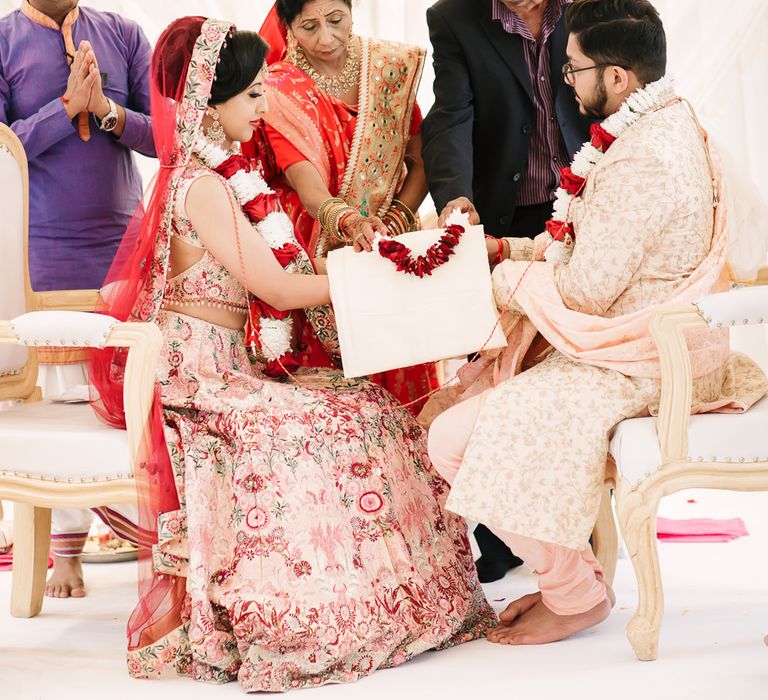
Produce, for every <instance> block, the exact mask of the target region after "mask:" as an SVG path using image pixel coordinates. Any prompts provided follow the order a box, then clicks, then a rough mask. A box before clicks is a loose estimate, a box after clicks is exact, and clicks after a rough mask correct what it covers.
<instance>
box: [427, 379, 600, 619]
mask: <svg viewBox="0 0 768 700" xmlns="http://www.w3.org/2000/svg"><path fill="white" fill-rule="evenodd" d="M486 394H487V392H485V393H483V394H480V395H479V396H475V397H473V398H471V399H468V400H466V401H462V402H461V403H459V404H456V405H455V406H453V407H451V408H449V409H448V410H447V411H445V412H444V413H442V414H441V415H440V416H438V417H437V418H436V419H435V421H434V422H433V423H432V427H431V428H430V429H429V457H430V459H431V460H432V464H434V466H435V468H436V469H437V471H438V472H439V473H440V475H441V476H442V477H443V478H444V479H445V480H446V481H447V482H448V483H449V484H452V483H453V481H454V479H455V478H456V475H457V474H458V472H459V470H460V469H461V464H462V461H463V459H464V453H465V451H466V449H467V445H468V444H469V439H470V437H471V436H472V431H473V429H474V427H475V422H476V421H477V417H478V416H479V414H480V408H481V407H482V405H483V401H484V400H485V396H486ZM509 507H510V508H514V507H515V504H514V503H510V504H509ZM491 530H492V532H493V533H494V534H495V535H496V536H497V537H498V538H499V539H501V540H502V541H503V542H504V543H505V544H506V545H507V546H508V547H509V548H510V549H511V550H512V551H513V552H514V553H515V554H517V556H519V557H520V558H521V559H522V560H523V561H524V562H525V563H526V564H528V566H530V567H531V568H532V569H533V571H534V573H535V574H536V575H537V576H538V579H539V588H540V590H541V595H542V601H543V603H544V605H546V606H547V608H549V609H550V610H551V611H552V612H553V613H555V614H556V615H576V614H578V613H583V612H587V611H588V610H591V609H592V608H594V607H595V606H596V605H598V604H599V603H601V602H602V601H603V600H605V598H606V595H607V592H606V587H605V584H604V583H603V581H602V576H603V572H602V569H601V568H600V564H599V563H598V561H597V559H595V555H594V554H593V552H592V548H591V547H590V546H589V545H587V546H586V547H585V548H584V549H583V550H581V551H578V550H576V549H570V548H568V547H563V546H560V545H556V544H551V543H548V542H542V541H541V540H535V539H532V538H530V537H521V536H520V535H515V534H513V533H511V532H505V531H503V530H498V529H496V528H491ZM598 576H599V577H600V578H598Z"/></svg>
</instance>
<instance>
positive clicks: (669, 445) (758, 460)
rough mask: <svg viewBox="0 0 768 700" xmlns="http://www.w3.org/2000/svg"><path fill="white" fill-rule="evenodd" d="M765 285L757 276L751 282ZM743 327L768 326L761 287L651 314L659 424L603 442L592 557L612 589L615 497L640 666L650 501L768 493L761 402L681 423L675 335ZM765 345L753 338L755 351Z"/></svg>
mask: <svg viewBox="0 0 768 700" xmlns="http://www.w3.org/2000/svg"><path fill="white" fill-rule="evenodd" d="M766 280H768V274H766V272H765V271H764V272H762V273H761V275H760V276H759V277H758V281H766ZM750 324H760V325H762V324H768V286H760V285H755V286H752V287H743V288H738V289H734V290H732V291H729V292H724V293H721V294H713V295H711V296H709V297H706V298H705V299H702V300H701V301H699V302H698V303H697V304H696V305H692V306H683V307H678V308H673V309H669V310H666V311H661V312H659V313H657V314H656V315H655V316H654V317H653V319H652V320H651V324H650V331H651V335H652V336H653V339H654V341H655V342H656V345H657V347H658V349H659V356H660V359H661V404H660V407H659V416H658V418H633V419H629V420H625V421H622V422H621V423H620V424H619V425H618V426H617V427H616V429H615V431H614V433H613V437H612V439H611V442H610V448H609V450H610V459H609V464H608V468H607V470H606V485H605V492H604V496H603V502H602V504H601V509H600V517H599V518H598V524H597V526H596V529H595V536H594V538H595V545H596V546H595V553H596V556H597V557H598V559H599V560H600V561H601V562H602V563H603V564H604V566H605V568H606V573H607V574H608V576H607V578H609V580H612V578H613V572H614V571H615V567H616V555H617V549H618V540H617V537H616V529H615V525H614V519H613V513H612V511H611V504H610V492H611V490H612V489H614V488H615V491H614V499H615V505H616V513H617V516H618V520H619V525H620V527H621V533H622V536H623V539H624V542H625V544H626V546H627V549H628V551H629V556H630V559H631V561H632V565H633V567H634V570H635V576H636V578H637V587H638V607H637V611H636V612H635V615H634V617H633V618H632V620H631V621H630V623H629V625H628V626H627V637H628V639H629V642H630V644H631V645H632V648H633V650H634V652H635V654H636V656H637V658H638V659H640V660H641V661H652V660H654V659H656V657H657V654H658V642H659V634H660V630H661V623H662V618H663V615H664V594H663V587H662V581H661V570H660V567H659V557H658V550H657V539H656V518H657V510H658V505H659V501H660V500H661V499H662V498H663V497H664V496H668V495H670V494H673V493H676V492H677V491H681V490H684V489H691V488H711V489H729V490H736V491H763V490H768V441H766V439H765V435H766V432H768V397H763V398H762V399H761V400H760V401H759V402H758V403H756V404H755V405H754V406H753V407H752V408H751V409H750V410H748V411H747V412H746V413H742V414H724V413H720V414H718V413H711V414H702V415H695V416H691V415H690V409H691V396H692V378H691V366H690V361H689V357H688V349H687V346H686V343H685V339H684V335H683V333H684V332H685V331H686V330H688V329H691V328H697V327H706V326H708V327H710V328H715V327H717V328H720V327H734V326H742V325H750ZM766 331H767V332H768V329H766ZM767 340H768V335H767V334H766V333H763V334H762V345H763V346H764V347H765V346H766V345H768V343H767V342H766V341H767Z"/></svg>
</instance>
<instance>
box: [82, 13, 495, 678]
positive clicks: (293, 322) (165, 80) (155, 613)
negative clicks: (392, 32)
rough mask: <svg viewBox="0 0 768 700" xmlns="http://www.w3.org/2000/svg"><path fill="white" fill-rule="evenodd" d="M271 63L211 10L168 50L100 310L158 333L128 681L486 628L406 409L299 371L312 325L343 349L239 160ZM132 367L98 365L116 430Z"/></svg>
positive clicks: (376, 649) (403, 646) (352, 385)
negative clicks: (146, 551) (301, 339)
mask: <svg viewBox="0 0 768 700" xmlns="http://www.w3.org/2000/svg"><path fill="white" fill-rule="evenodd" d="M266 51H267V46H266V44H265V43H264V42H263V40H262V39H261V38H260V37H259V36H258V34H255V33H252V32H241V31H236V30H235V29H234V27H232V26H231V25H229V24H227V23H222V22H219V21H216V20H211V19H203V18H201V17H185V18H182V19H179V20H177V21H175V22H174V23H172V24H171V25H170V26H169V27H168V28H167V29H166V30H165V32H164V33H163V34H162V36H161V37H160V39H159V41H158V44H157V47H156V49H155V54H154V56H153V62H152V78H153V101H152V118H153V128H154V129H155V138H156V142H157V146H158V154H159V157H160V159H161V170H160V174H159V177H158V181H157V183H156V185H155V187H154V191H153V196H152V199H151V201H150V203H149V206H148V209H147V212H146V215H145V216H144V217H143V219H142V220H141V221H140V222H139V223H138V224H137V226H135V227H131V229H129V231H128V233H127V234H126V238H125V241H124V245H123V248H122V249H121V252H120V253H119V254H118V256H117V258H116V261H115V263H114V265H113V269H112V272H111V273H110V277H109V278H108V280H107V282H108V283H113V284H109V286H108V288H109V289H111V290H113V291H112V292H111V293H110V294H109V296H108V298H107V296H106V295H105V299H104V311H105V312H107V313H110V314H112V315H115V316H116V317H117V318H121V319H130V320H139V321H151V322H154V323H156V324H157V325H158V326H159V327H160V329H161V331H162V334H163V338H164V346H163V352H162V355H161V365H160V368H159V370H158V378H159V394H160V398H161V401H160V403H161V405H160V406H159V408H158V410H157V411H156V412H155V416H156V425H157V426H158V427H159V430H155V431H152V430H149V431H148V434H150V437H154V440H150V441H147V442H148V447H147V449H146V453H147V454H146V455H145V463H146V469H145V470H140V471H142V473H141V474H138V475H137V477H138V478H139V479H140V480H141V481H142V482H143V485H141V487H140V493H139V498H140V512H141V513H142V515H141V516H140V520H141V522H140V523H139V525H140V527H141V528H142V531H144V532H145V539H146V540H147V544H152V545H153V549H152V558H151V567H149V566H147V567H146V568H147V569H150V568H151V571H145V575H144V576H143V578H142V587H141V591H142V595H141V600H140V604H139V606H138V607H137V609H136V611H135V612H134V615H133V616H132V618H131V621H130V623H129V634H130V641H129V668H130V671H131V673H132V674H133V675H134V676H136V677H146V676H154V675H157V674H158V673H160V672H161V671H162V670H164V669H165V668H172V669H175V670H176V671H177V672H178V673H181V674H185V675H190V676H192V677H194V678H195V679H198V680H208V681H214V682H225V681H231V680H234V679H235V678H237V679H238V680H239V682H240V684H241V686H242V687H243V689H245V690H247V691H283V690H287V689H290V688H295V687H302V686H309V685H320V684H323V683H328V682H347V681H353V680H356V679H358V678H360V677H362V676H365V675H367V674H369V673H371V672H372V671H374V670H376V669H377V668H384V667H388V666H394V665H397V664H400V663H402V662H404V661H407V660H408V659H410V658H412V657H413V656H415V655H416V654H419V653H421V652H423V651H426V650H429V649H436V648H441V647H445V646H449V645H452V644H457V643H461V642H463V641H466V640H470V639H474V638H476V637H478V636H481V635H482V634H483V633H484V632H485V630H486V629H487V628H488V627H489V626H491V625H492V624H493V622H494V616H493V613H492V612H491V610H490V608H489V607H488V604H487V603H486V601H485V599H484V597H483V594H482V590H481V588H480V586H479V584H478V581H477V577H476V573H475V569H474V564H473V562H472V557H471V554H470V550H469V546H468V543H467V539H466V536H465V532H466V526H465V524H464V522H463V521H462V520H461V519H459V518H457V517H455V516H453V515H451V514H449V513H447V512H445V511H444V510H443V509H442V505H443V502H444V499H445V496H446V489H447V487H446V484H445V482H444V481H443V480H442V479H441V478H440V477H439V476H438V475H437V473H436V472H435V471H434V469H433V468H432V466H431V464H430V462H429V460H428V457H427V452H426V439H425V434H424V433H423V432H422V430H421V428H419V427H418V426H417V425H416V423H415V422H414V420H413V419H412V417H411V415H410V414H409V413H408V411H407V410H405V409H403V408H402V407H400V406H399V405H398V403H397V402H396V401H395V400H394V399H393V397H391V396H390V395H389V394H388V393H387V392H386V391H384V390H383V389H381V388H380V387H378V386H376V385H374V384H372V383H369V382H367V381H345V380H344V379H343V377H342V376H341V375H340V374H339V373H338V372H337V371H334V370H330V369H313V370H309V369H301V370H296V371H287V370H291V369H292V368H293V367H294V364H293V362H292V353H293V352H294V347H293V344H294V341H293V339H294V338H296V337H298V331H299V326H300V325H301V324H302V323H312V324H313V325H314V326H315V327H316V328H324V329H325V332H324V333H323V334H322V337H323V339H324V342H327V343H328V344H329V345H333V344H334V343H335V342H337V340H336V339H335V336H334V333H333V331H332V330H331V329H332V328H333V318H332V312H331V310H330V307H329V302H330V300H329V295H328V281H327V277H325V276H321V275H315V274H313V272H312V267H311V264H310V262H309V260H308V259H307V258H306V256H305V254H304V253H303V251H302V249H301V247H300V246H299V245H298V244H297V242H296V240H295V236H294V233H293V229H292V226H291V225H290V222H289V220H288V219H287V217H286V216H285V214H283V213H282V212H281V211H280V209H279V206H278V205H277V203H276V202H277V199H276V196H275V194H274V193H273V192H271V191H270V190H269V188H268V187H267V186H266V184H265V183H264V180H263V179H262V177H261V175H260V168H259V165H258V163H254V162H252V161H250V160H248V159H246V158H244V157H243V156H242V155H240V154H239V152H238V149H237V142H242V141H248V140H249V139H250V138H251V136H252V134H253V130H254V128H256V127H257V126H258V125H259V120H260V119H261V117H262V116H263V114H264V113H265V111H266V110H267V108H268V106H267V102H266V99H265V97H264V81H265V70H264V67H263V66H264V58H265V55H266ZM302 273H303V274H302ZM248 294H250V295H252V297H253V298H255V299H256V300H257V302H258V303H257V304H256V305H255V306H256V308H257V309H258V311H259V314H258V315H257V316H255V317H252V318H250V319H249V318H248V306H249V305H248ZM303 309H306V312H305V311H302V310H303ZM246 323H247V333H248V342H249V343H251V344H252V345H253V347H254V351H255V357H256V359H255V360H254V359H253V358H251V357H249V355H248V354H247V352H246V336H245V334H244V331H243V328H244V326H245V325H246ZM119 366H120V356H116V355H113V356H112V357H109V356H106V357H105V356H102V357H100V358H99V359H97V360H95V361H94V363H93V368H92V370H93V371H92V376H93V381H94V384H95V385H96V386H97V388H98V390H99V393H100V398H101V404H100V410H101V412H102V414H103V415H105V417H106V418H107V419H111V420H114V421H119V419H120V410H121V409H120V406H119V399H118V397H119V395H120V391H121V387H120V382H119V377H120V372H119V371H118V370H119ZM163 430H164V440H163V439H162V437H161V439H159V440H158V439H157V435H160V436H162V435H163Z"/></svg>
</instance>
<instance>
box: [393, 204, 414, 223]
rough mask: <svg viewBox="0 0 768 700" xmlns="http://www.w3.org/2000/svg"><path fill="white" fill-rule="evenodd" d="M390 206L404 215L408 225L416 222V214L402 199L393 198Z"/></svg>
mask: <svg viewBox="0 0 768 700" xmlns="http://www.w3.org/2000/svg"><path fill="white" fill-rule="evenodd" d="M392 207H393V208H395V209H397V210H398V211H400V212H402V213H403V214H404V215H405V218H406V221H407V223H408V226H409V227H412V226H413V225H414V224H415V223H416V214H414V213H413V210H412V209H411V208H410V207H409V206H408V205H407V204H406V203H405V202H404V201H403V200H402V199H393V200H392Z"/></svg>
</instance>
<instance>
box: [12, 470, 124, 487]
mask: <svg viewBox="0 0 768 700" xmlns="http://www.w3.org/2000/svg"><path fill="white" fill-rule="evenodd" d="M3 476H14V477H17V478H20V479H39V480H40V481H53V482H55V483H57V484H58V483H62V484H63V483H67V484H71V483H73V481H74V480H73V479H72V477H68V478H67V479H59V478H58V477H55V476H47V475H45V474H34V475H33V474H29V473H27V474H24V473H22V472H17V471H7V470H4V469H0V477H3ZM120 479H133V474H114V475H113V474H107V475H106V476H104V477H101V478H99V479H97V478H90V479H89V478H88V477H85V476H81V477H80V483H81V484H97V483H101V482H104V481H113V480H114V481H117V480H120Z"/></svg>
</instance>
